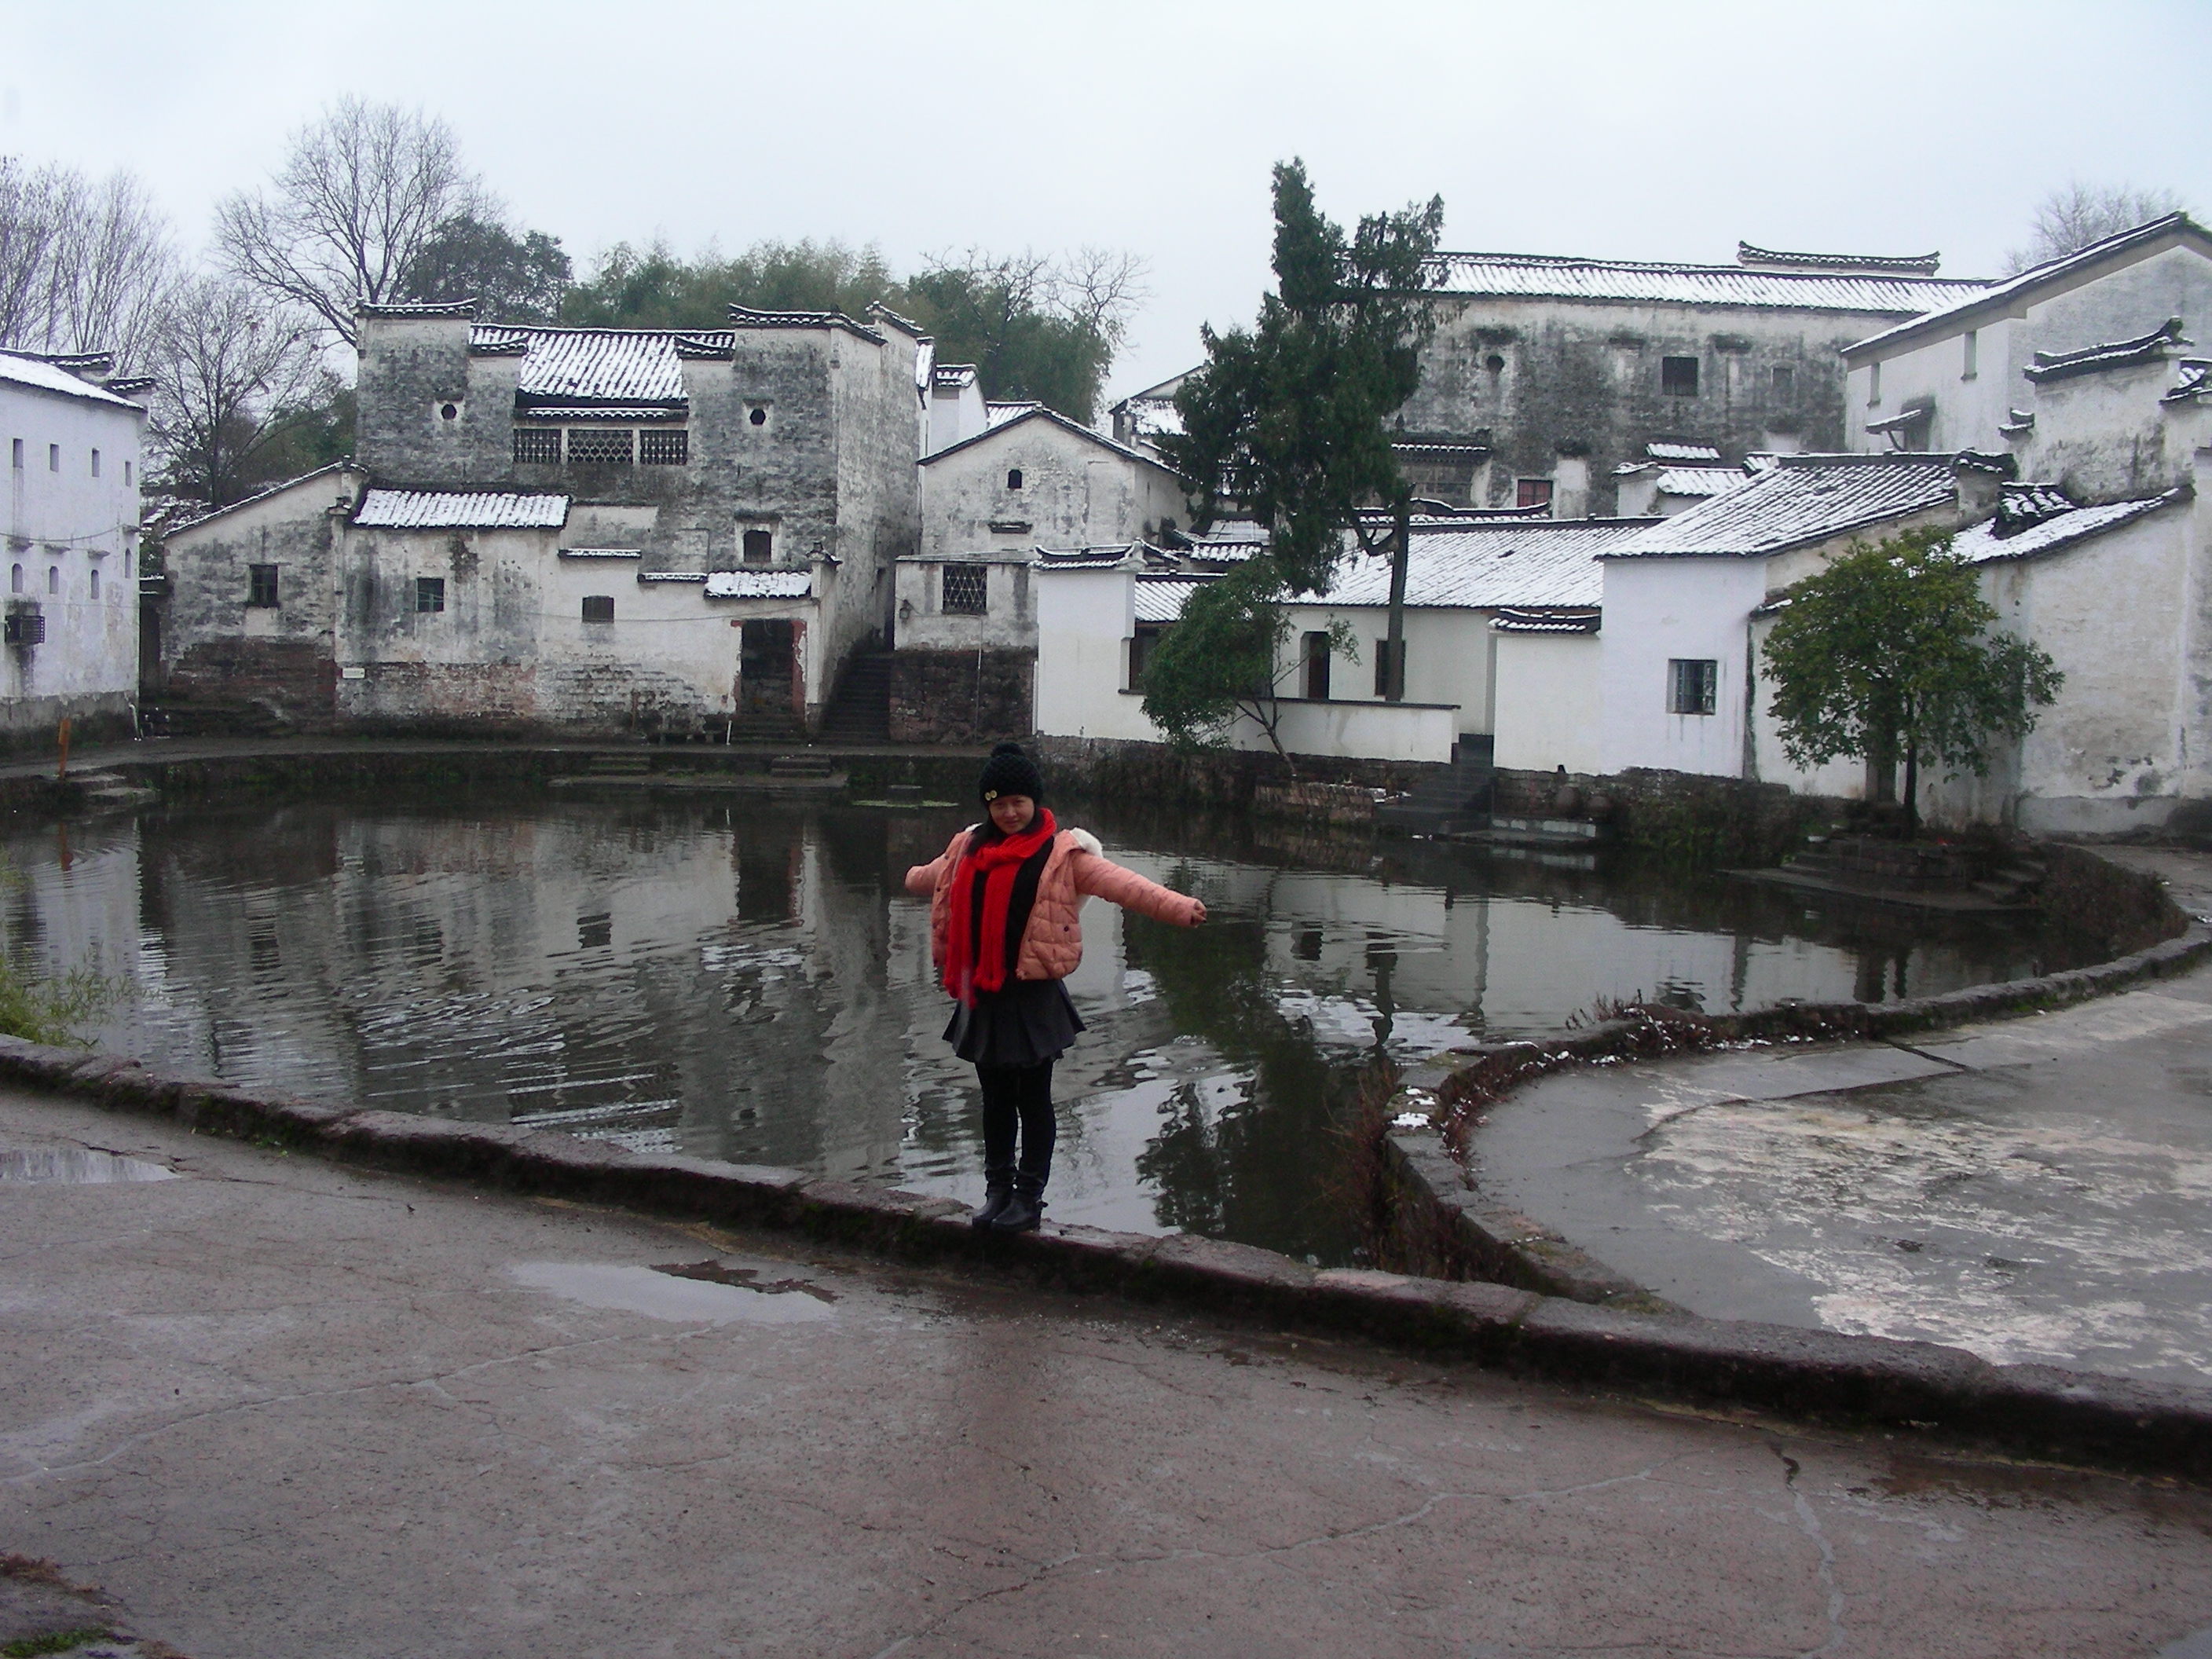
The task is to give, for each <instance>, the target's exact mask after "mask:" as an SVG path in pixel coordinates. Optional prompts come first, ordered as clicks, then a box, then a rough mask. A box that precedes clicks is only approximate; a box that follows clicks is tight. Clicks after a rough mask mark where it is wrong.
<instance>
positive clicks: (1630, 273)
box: [1436, 253, 1989, 317]
mask: <svg viewBox="0 0 2212 1659" xmlns="http://www.w3.org/2000/svg"><path fill="white" fill-rule="evenodd" d="M1436 257H1437V261H1438V263H1439V264H1441V265H1442V266H1443V283H1442V284H1441V288H1440V290H1439V291H1441V292H1443V293H1446V294H1480V295H1495V296H1499V297H1510V298H1517V297H1521V296H1524V295H1525V296H1528V297H1530V298H1553V299H1563V300H1624V301H1641V302H1643V303H1645V304H1653V305H1688V306H1772V307H1788V308H1790V309H1792V310H1798V311H1853V312H1860V313H1869V314H1873V315H1877V316H1878V315H1882V314H1885V313H1887V314H1889V315H1892V316H1900V317H1909V316H1917V315H1918V314H1920V313H1922V312H1925V311H1931V310H1933V309H1935V308H1936V307H1938V306H1948V305H1952V304H1954V303H1955V302H1956V301H1959V300H1960V298H1961V297H1963V296H1966V295H1978V294H1980V293H1982V292H1983V290H1984V289H1986V288H1987V287H1988V286H1989V285H1988V284H1987V283H1973V282H1961V281H1958V280H1955V279H1953V278H1949V277H1938V276H1879V275H1870V274H1857V273H1852V274H1828V273H1825V272H1820V271H1794V270H1747V269H1745V268H1744V267H1743V266H1741V265H1686V264H1650V263H1647V262H1644V261H1638V260H1629V259H1577V258H1559V257H1554V256H1553V255H1549V254H1541V253H1439V254H1438V255H1437V256H1436Z"/></svg>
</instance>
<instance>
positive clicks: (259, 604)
mask: <svg viewBox="0 0 2212 1659" xmlns="http://www.w3.org/2000/svg"><path fill="white" fill-rule="evenodd" d="M246 604H247V605H250V606H252V608H253V609H255V610H257V611H274V610H276V566H275V565H273V564H250V565H248V566H246Z"/></svg>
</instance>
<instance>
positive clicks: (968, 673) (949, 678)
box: [890, 651, 1036, 744]
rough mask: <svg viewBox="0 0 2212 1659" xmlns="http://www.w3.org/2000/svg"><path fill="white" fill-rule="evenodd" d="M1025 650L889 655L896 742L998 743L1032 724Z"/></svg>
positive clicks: (1031, 668)
mask: <svg viewBox="0 0 2212 1659" xmlns="http://www.w3.org/2000/svg"><path fill="white" fill-rule="evenodd" d="M1035 727H1036V657H1035V655H1034V654H1033V653H1030V652H1027V651H984V652H981V653H977V652H974V651H900V652H896V653H893V654H892V657H891V692H890V737H891V741H892V742H894V743H961V744H967V743H999V742H1003V741H1005V740H1006V739H1008V738H1026V737H1028V735H1029V734H1030V732H1031V731H1032V730H1033V729H1035Z"/></svg>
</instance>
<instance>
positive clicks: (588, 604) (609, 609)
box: [584, 593, 615, 623]
mask: <svg viewBox="0 0 2212 1659" xmlns="http://www.w3.org/2000/svg"><path fill="white" fill-rule="evenodd" d="M614 619H615V596H614V595H613V594H611V593H586V594H585V595H584V620H585V621H586V622H587V623H611V622H612V621H613V620H614Z"/></svg>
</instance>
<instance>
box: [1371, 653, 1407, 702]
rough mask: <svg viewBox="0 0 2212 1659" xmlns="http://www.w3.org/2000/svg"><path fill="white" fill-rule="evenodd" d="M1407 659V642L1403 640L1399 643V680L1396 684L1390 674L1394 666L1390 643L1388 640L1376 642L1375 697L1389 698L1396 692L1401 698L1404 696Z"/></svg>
mask: <svg viewBox="0 0 2212 1659" xmlns="http://www.w3.org/2000/svg"><path fill="white" fill-rule="evenodd" d="M1405 657H1406V641H1403V640H1401V641H1398V663H1397V670H1398V674H1397V679H1396V681H1395V684H1394V683H1393V682H1392V678H1391V674H1390V670H1391V666H1392V665H1391V661H1390V641H1389V640H1387V639H1383V640H1377V641H1375V695H1376V696H1378V697H1387V696H1390V695H1391V693H1392V692H1394V691H1395V692H1397V693H1398V694H1399V695H1401V696H1402V695H1404V692H1405V685H1406V665H1405Z"/></svg>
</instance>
